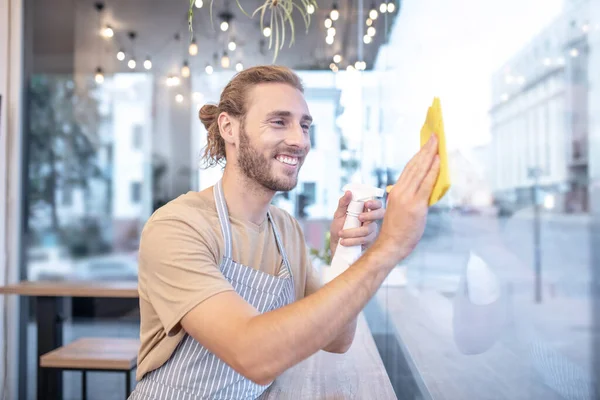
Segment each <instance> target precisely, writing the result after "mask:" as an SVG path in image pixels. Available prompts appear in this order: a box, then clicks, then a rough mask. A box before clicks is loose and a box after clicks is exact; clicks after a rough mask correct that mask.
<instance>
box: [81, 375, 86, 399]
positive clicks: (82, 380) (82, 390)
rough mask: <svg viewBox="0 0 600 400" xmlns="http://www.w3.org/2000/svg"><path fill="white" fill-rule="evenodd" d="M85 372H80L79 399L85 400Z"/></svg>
mask: <svg viewBox="0 0 600 400" xmlns="http://www.w3.org/2000/svg"><path fill="white" fill-rule="evenodd" d="M86 376H87V371H86V370H85V369H84V370H82V371H81V398H82V399H83V400H87V379H86Z"/></svg>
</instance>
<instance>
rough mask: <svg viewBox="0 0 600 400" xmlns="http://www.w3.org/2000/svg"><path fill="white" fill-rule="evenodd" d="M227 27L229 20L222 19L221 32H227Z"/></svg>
mask: <svg viewBox="0 0 600 400" xmlns="http://www.w3.org/2000/svg"><path fill="white" fill-rule="evenodd" d="M227 29H229V22H227V21H222V22H221V30H222V31H223V32H227Z"/></svg>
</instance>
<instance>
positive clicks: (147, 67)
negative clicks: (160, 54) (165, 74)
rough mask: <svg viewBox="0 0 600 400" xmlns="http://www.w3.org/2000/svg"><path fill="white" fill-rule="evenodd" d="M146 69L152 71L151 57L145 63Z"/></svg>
mask: <svg viewBox="0 0 600 400" xmlns="http://www.w3.org/2000/svg"><path fill="white" fill-rule="evenodd" d="M144 68H146V69H148V70H149V69H152V61H150V57H146V61H144Z"/></svg>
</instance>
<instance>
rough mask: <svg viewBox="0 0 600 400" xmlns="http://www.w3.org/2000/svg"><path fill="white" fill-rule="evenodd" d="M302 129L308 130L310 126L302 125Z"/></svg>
mask: <svg viewBox="0 0 600 400" xmlns="http://www.w3.org/2000/svg"><path fill="white" fill-rule="evenodd" d="M302 129H304V130H305V131H307V130H309V129H310V125H307V124H304V125H302Z"/></svg>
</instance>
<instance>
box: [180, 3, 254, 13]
mask: <svg viewBox="0 0 600 400" xmlns="http://www.w3.org/2000/svg"><path fill="white" fill-rule="evenodd" d="M190 1H191V0H190ZM235 2H236V3H237V5H238V7H239V8H240V10H242V12H243V13H244V15H245V16H246V17H250V15H249V14H248V13H247V12H246V10H244V7H242V3H241V2H240V0H235Z"/></svg>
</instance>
